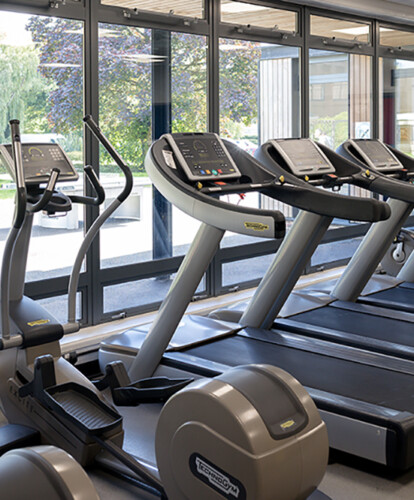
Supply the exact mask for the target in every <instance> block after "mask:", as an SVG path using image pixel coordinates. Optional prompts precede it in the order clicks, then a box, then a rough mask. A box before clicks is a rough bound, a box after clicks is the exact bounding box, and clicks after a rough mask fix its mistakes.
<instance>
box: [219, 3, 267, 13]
mask: <svg viewBox="0 0 414 500" xmlns="http://www.w3.org/2000/svg"><path fill="white" fill-rule="evenodd" d="M262 10H270V9H269V7H263V6H262V5H254V4H252V3H242V2H228V3H222V4H221V12H225V13H226V14H242V13H245V12H259V11H262Z"/></svg>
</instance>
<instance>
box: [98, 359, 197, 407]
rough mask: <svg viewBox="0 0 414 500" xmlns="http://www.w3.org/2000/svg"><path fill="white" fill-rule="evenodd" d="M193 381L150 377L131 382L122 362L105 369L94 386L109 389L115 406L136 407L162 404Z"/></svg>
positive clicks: (111, 364) (110, 364)
mask: <svg viewBox="0 0 414 500" xmlns="http://www.w3.org/2000/svg"><path fill="white" fill-rule="evenodd" d="M193 380H194V379H193V378H168V377H151V378H144V379H141V380H137V381H136V382H131V380H130V378H129V376H128V373H127V371H126V369H125V366H124V364H123V363H122V361H113V362H112V363H109V364H108V365H107V366H106V367H105V376H104V378H103V379H102V380H100V381H98V382H97V383H96V384H95V386H96V387H97V388H99V389H103V388H106V387H110V388H111V393H112V399H113V401H114V404H115V405H117V406H138V405H139V404H142V403H164V402H165V401H167V400H168V399H169V398H170V397H171V396H172V395H173V394H175V393H176V392H178V391H180V390H181V389H183V388H184V387H185V386H186V385H188V384H189V383H190V382H192V381H193Z"/></svg>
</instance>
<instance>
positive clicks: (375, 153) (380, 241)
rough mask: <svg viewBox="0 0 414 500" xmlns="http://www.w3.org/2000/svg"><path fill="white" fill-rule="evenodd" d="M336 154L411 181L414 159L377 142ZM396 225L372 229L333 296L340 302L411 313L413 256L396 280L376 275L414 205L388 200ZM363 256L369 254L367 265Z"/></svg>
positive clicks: (350, 144)
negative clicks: (359, 303) (356, 302)
mask: <svg viewBox="0 0 414 500" xmlns="http://www.w3.org/2000/svg"><path fill="white" fill-rule="evenodd" d="M338 152H339V153H340V154H341V155H342V156H345V157H346V158H349V159H350V160H351V161H354V162H359V163H360V165H362V166H363V167H365V168H370V169H376V170H379V171H381V172H385V173H387V174H394V175H399V176H400V177H405V179H406V180H407V181H410V180H411V179H412V178H413V177H414V159H413V158H412V157H410V156H408V155H406V154H404V153H402V152H400V151H398V149H395V148H393V147H391V146H388V145H385V144H384V143H383V142H381V141H379V140H378V139H368V140H367V139H351V140H348V141H346V142H344V143H343V144H342V145H341V146H340V147H339V148H338ZM389 203H390V205H391V210H392V212H393V214H394V216H393V218H394V219H395V225H394V226H392V225H391V224H390V222H391V221H387V224H385V223H384V224H381V225H375V226H373V227H372V228H371V230H370V231H369V233H368V234H367V236H366V238H365V239H364V241H363V243H362V244H361V245H360V247H359V249H358V251H357V253H356V254H355V255H354V256H353V258H352V259H351V261H350V262H349V264H348V266H347V267H346V270H345V272H344V274H343V275H342V277H341V278H340V280H339V281H338V282H337V283H336V286H335V289H334V291H333V295H334V296H335V297H337V298H338V299H340V300H344V301H355V300H357V301H358V302H361V303H363V304H371V305H373V306H380V307H386V308H389V309H394V310H399V311H405V312H409V313H414V255H411V256H410V258H408V259H407V262H406V263H405V264H404V266H403V267H402V268H401V270H400V272H399V273H398V274H397V276H396V277H394V276H389V275H384V274H382V275H381V274H378V275H373V276H371V275H372V273H374V272H375V269H376V268H377V266H378V264H379V263H380V261H381V260H382V259H383V257H384V255H385V254H386V251H387V249H388V248H389V247H390V245H391V243H392V241H394V238H395V237H396V236H397V234H398V233H399V231H400V229H401V228H402V225H403V224H404V222H405V221H406V219H407V218H408V216H409V215H410V214H411V213H412V210H413V209H414V204H413V203H409V202H408V201H404V200H397V199H393V200H390V201H389ZM365 255H369V256H370V259H369V263H368V265H367V262H366V260H367V259H366V258H364V256H365Z"/></svg>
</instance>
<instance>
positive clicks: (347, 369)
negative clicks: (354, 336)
mask: <svg viewBox="0 0 414 500" xmlns="http://www.w3.org/2000/svg"><path fill="white" fill-rule="evenodd" d="M183 352H185V353H186V354H189V355H193V356H198V357H200V358H203V359H207V360H210V361H215V362H217V363H222V364H224V365H228V366H237V365H244V364H250V363H267V364H272V365H275V366H278V367H279V368H282V369H283V370H286V371H287V372H289V373H290V374H291V375H293V376H294V377H295V378H297V379H298V380H299V382H301V383H302V384H303V385H304V386H306V387H312V388H314V389H319V390H322V391H326V392H331V393H334V394H338V395H341V396H346V397H349V398H353V399H358V400H360V401H366V402H369V403H373V404H379V405H382V406H385V407H388V408H393V409H395V410H399V411H409V412H413V413H414V391H413V387H414V377H413V376H412V375H407V374H405V373H399V372H394V371H391V370H386V369H383V368H376V367H372V366H366V365H363V364H359V363H354V362H351V361H345V360H342V359H339V358H331V357H328V356H324V355H321V354H315V353H312V352H306V351H302V350H298V349H293V348H290V347H285V346H281V345H276V344H270V343H268V342H262V341H258V340H255V339H251V338H245V337H240V336H234V337H228V338H224V339H220V340H216V341H214V342H210V343H208V344H205V345H202V346H199V347H194V348H192V349H188V350H186V351H183Z"/></svg>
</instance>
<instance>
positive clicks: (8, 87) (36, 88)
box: [0, 44, 44, 142]
mask: <svg viewBox="0 0 414 500" xmlns="http://www.w3.org/2000/svg"><path fill="white" fill-rule="evenodd" d="M38 64H39V57H38V54H37V52H36V50H35V49H34V48H33V47H14V46H11V45H1V44H0V75H1V78H0V142H6V141H8V140H9V135H10V132H9V130H8V122H9V120H10V119H12V118H18V119H20V121H21V128H22V130H30V128H32V127H33V125H34V124H33V123H32V119H33V118H36V119H38V120H39V121H40V122H41V120H42V118H41V116H42V115H43V116H44V111H43V110H44V105H43V106H40V107H39V108H38V110H35V108H36V99H37V97H38V96H39V95H42V94H43V92H44V84H43V82H42V79H41V77H40V75H39V74H38V72H37V67H38ZM39 98H40V97H39ZM42 99H44V95H42ZM43 119H44V118H43ZM26 124H27V127H26Z"/></svg>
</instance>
